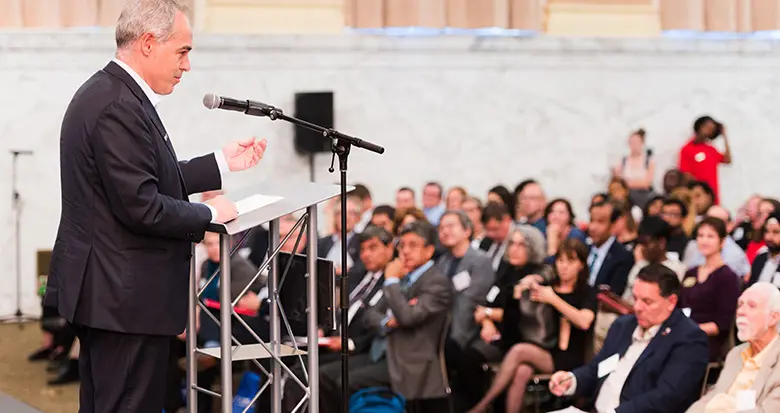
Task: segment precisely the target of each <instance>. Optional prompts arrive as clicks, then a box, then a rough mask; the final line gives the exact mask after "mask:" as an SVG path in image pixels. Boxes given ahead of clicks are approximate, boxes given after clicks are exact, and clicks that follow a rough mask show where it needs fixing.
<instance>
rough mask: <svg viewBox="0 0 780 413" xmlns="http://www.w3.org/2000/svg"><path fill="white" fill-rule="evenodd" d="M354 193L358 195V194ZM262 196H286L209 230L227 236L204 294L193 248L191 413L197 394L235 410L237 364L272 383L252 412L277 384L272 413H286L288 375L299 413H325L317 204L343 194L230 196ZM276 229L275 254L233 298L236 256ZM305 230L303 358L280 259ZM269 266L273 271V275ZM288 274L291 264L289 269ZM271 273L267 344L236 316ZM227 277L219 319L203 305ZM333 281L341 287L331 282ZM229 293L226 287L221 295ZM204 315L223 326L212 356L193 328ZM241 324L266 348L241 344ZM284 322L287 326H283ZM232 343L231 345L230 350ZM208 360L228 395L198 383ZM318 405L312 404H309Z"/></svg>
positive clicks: (330, 188)
mask: <svg viewBox="0 0 780 413" xmlns="http://www.w3.org/2000/svg"><path fill="white" fill-rule="evenodd" d="M352 189H353V188H352ZM255 194H262V195H268V196H279V197H282V199H281V200H278V201H276V202H274V203H272V204H270V205H266V206H263V207H261V208H258V209H255V210H252V211H249V212H245V213H243V214H242V215H239V217H238V218H236V219H234V220H233V221H230V222H228V223H226V224H210V225H209V227H208V229H207V231H208V232H215V233H218V234H220V265H219V269H218V270H217V271H216V272H215V273H214V274H213V275H211V277H210V278H209V279H208V280H207V282H206V285H204V286H203V287H199V280H198V279H197V277H196V272H195V266H196V265H197V263H196V258H195V244H193V253H192V257H191V259H190V283H189V309H188V323H187V325H188V328H187V338H186V340H187V379H186V380H187V412H188V413H197V405H198V397H197V396H198V392H202V393H206V394H209V395H211V396H213V397H217V398H219V399H221V409H220V411H222V412H223V413H232V408H233V361H240V360H251V361H252V362H253V363H254V364H255V365H256V366H258V368H259V369H260V371H261V372H262V373H263V374H264V375H265V377H266V378H267V380H265V383H264V384H263V385H262V386H261V387H260V389H259V390H258V391H257V393H256V394H255V396H254V398H253V399H252V401H251V403H249V405H248V406H247V408H246V409H245V410H244V412H243V413H245V412H246V411H247V410H248V409H249V407H251V406H252V405H254V403H255V402H256V401H257V399H258V398H259V397H260V395H261V394H262V393H263V391H265V390H266V388H267V387H269V384H270V385H271V392H272V393H271V412H272V413H281V411H282V403H281V402H282V377H283V376H282V372H283V371H284V372H285V373H286V374H287V377H288V383H287V385H298V386H300V387H301V388H302V389H303V391H304V396H303V398H302V399H301V400H300V401H299V402H298V404H297V405H296V407H295V409H294V410H293V413H297V412H302V411H303V410H302V407H303V406H305V405H308V408H309V409H308V411H309V412H310V413H318V412H319V403H316V401H318V400H319V354H318V340H319V335H318V331H317V329H318V314H317V241H318V236H317V204H319V203H321V202H324V201H326V200H328V199H331V198H334V197H336V196H338V195H339V194H340V188H339V186H338V185H322V184H313V183H285V182H281V183H263V184H259V185H257V186H254V187H252V188H251V189H250V190H243V191H237V192H236V193H235V194H230V195H229V196H228V197H229V198H230V199H232V200H234V201H237V200H241V199H245V198H247V197H250V196H252V195H255ZM301 210H305V211H306V212H305V213H304V214H303V215H302V216H301V217H300V218H299V219H298V222H296V224H295V226H294V227H293V230H292V231H290V233H289V234H287V236H286V237H285V238H284V240H281V241H280V240H279V219H280V218H281V217H283V216H285V215H288V214H290V213H293V212H297V211H301ZM266 222H267V223H268V224H269V231H268V232H269V246H268V251H269V254H268V255H267V258H266V259H265V260H264V262H263V264H262V265H261V266H260V268H259V269H258V271H257V273H256V274H255V276H254V277H253V278H252V280H251V281H250V282H249V283H248V284H247V285H246V286H245V287H244V289H243V290H242V292H241V294H239V296H238V297H236V298H235V300H232V299H231V292H230V287H229V286H230V284H231V278H230V257H231V256H232V255H233V254H234V253H235V252H236V250H237V249H238V247H239V246H240V245H241V244H242V243H243V241H244V239H246V238H247V237H248V236H249V235H250V233H251V231H252V229H254V228H256V227H257V226H260V225H261V224H264V223H266ZM301 226H304V227H305V231H306V232H307V248H306V254H305V255H306V262H307V289H306V294H307V324H308V326H307V333H308V334H307V351H306V352H304V351H301V350H300V349H299V348H298V344H297V343H296V341H295V339H294V336H293V334H292V330H291V328H290V325H289V322H288V321H287V316H286V315H285V313H284V308H282V304H281V303H280V302H279V289H280V288H281V283H282V282H283V281H284V276H285V275H286V272H287V271H286V269H285V271H284V273H285V274H281V279H280V271H279V267H278V265H277V263H278V259H277V258H278V254H279V252H280V250H281V245H283V244H284V243H285V242H287V240H288V239H289V238H290V236H291V235H292V234H293V232H295V230H297V229H298V228H299V227H301ZM241 233H243V238H242V239H241V240H240V242H238V243H236V245H235V248H233V249H231V245H232V244H233V242H232V241H233V237H234V236H235V235H237V234H241ZM302 235H303V230H302V231H301V232H300V233H299V234H298V239H297V240H296V242H295V245H296V249H297V246H298V245H299V243H300V241H301V236H302ZM269 267H270V268H269ZM288 268H289V264H288ZM266 269H269V272H268V298H267V299H266V300H267V301H268V303H269V314H270V322H269V324H270V339H271V340H270V343H264V342H263V341H262V340H260V338H259V337H258V335H257V334H256V333H255V332H254V331H252V329H251V328H249V326H248V325H247V324H246V322H245V321H244V320H243V319H241V317H239V316H238V314H237V313H236V311H235V308H234V307H235V305H236V304H237V303H238V300H239V299H240V298H241V297H242V296H243V295H244V294H245V293H246V292H247V290H249V286H251V285H252V284H253V283H254V282H255V280H256V279H257V278H258V277H259V276H260V274H261V273H262V272H263V271H265V270H266ZM218 274H221V275H220V281H219V282H220V288H219V302H220V310H219V312H220V319H219V320H217V319H216V317H215V316H214V315H213V314H211V313H210V312H209V310H208V308H207V307H206V306H205V304H203V302H202V301H201V300H200V296H201V294H202V293H203V291H204V290H205V288H206V286H207V285H208V284H210V283H211V282H213V281H214V278H216V276H217V275H218ZM332 282H335V281H333V280H332ZM223 286H227V288H222V287H223ZM198 306H200V308H201V313H202V314H201V317H203V316H208V317H211V319H212V320H213V321H214V322H215V323H217V325H218V326H219V328H220V347H216V348H211V349H200V348H198V347H197V331H196V329H193V328H189V326H194V325H195V323H196V317H197V316H196V314H197V307H198ZM233 316H235V320H236V321H238V322H239V323H241V324H242V325H243V327H244V328H245V329H247V331H248V332H249V333H250V334H251V335H252V336H253V338H254V339H255V340H257V341H258V342H259V343H260V344H242V343H239V342H238V340H237V339H236V338H235V337H234V336H233V334H232V322H233V320H234V317H233ZM282 323H284V324H283V325H282ZM282 328H285V329H286V331H287V334H288V335H289V336H291V337H292V346H288V345H283V344H282V342H281V340H282ZM226 343H231V344H232V345H231V346H228V345H226ZM198 353H201V354H205V355H209V356H212V357H216V358H218V359H219V360H220V367H221V368H220V370H221V374H220V376H221V377H220V379H221V393H216V392H214V391H212V390H209V389H204V388H202V387H199V386H198V383H197V380H198V379H197V376H198V373H197V371H198V369H197V354H198ZM303 355H307V363H303V357H302V356H303ZM290 356H295V357H297V358H298V360H300V361H301V364H302V366H303V371H304V379H305V380H304V381H306V382H307V383H303V382H301V380H299V379H298V378H297V377H296V376H295V374H293V373H292V371H291V370H290V368H289V367H288V366H287V365H286V364H285V363H284V362H283V361H282V358H283V357H290ZM261 359H270V360H271V371H270V372H269V371H268V370H267V369H266V368H264V367H263V366H262V365H261V364H260V363H259V362H258V360H261ZM312 400H313V401H315V402H314V403H309V401H312Z"/></svg>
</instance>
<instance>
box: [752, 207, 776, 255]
mask: <svg viewBox="0 0 780 413" xmlns="http://www.w3.org/2000/svg"><path fill="white" fill-rule="evenodd" d="M775 212H780V202H778V201H777V200H776V199H772V198H766V199H762V200H761V202H760V203H759V204H758V222H757V223H756V226H757V227H758V228H763V227H764V223H765V222H766V219H767V218H768V217H769V215H771V214H773V213H775ZM763 249H764V237H763V233H762V232H761V231H759V232H758V233H756V234H755V239H753V240H751V241H750V242H749V243H748V245H747V247H746V248H745V254H746V255H747V259H748V261H750V262H751V263H752V262H753V260H755V258H756V256H758V254H759V253H760V252H763Z"/></svg>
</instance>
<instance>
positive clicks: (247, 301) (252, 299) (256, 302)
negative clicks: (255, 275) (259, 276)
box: [236, 291, 263, 311]
mask: <svg viewBox="0 0 780 413" xmlns="http://www.w3.org/2000/svg"><path fill="white" fill-rule="evenodd" d="M262 303H263V300H261V299H260V297H258V296H257V294H255V293H254V292H252V291H247V292H246V294H244V296H243V297H241V298H240V299H239V300H238V303H236V307H239V308H245V309H247V310H254V311H259V310H260V305H261V304H262Z"/></svg>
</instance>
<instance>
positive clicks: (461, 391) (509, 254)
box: [453, 224, 553, 411]
mask: <svg viewBox="0 0 780 413" xmlns="http://www.w3.org/2000/svg"><path fill="white" fill-rule="evenodd" d="M544 256H545V249H544V236H543V235H542V233H541V232H540V231H539V230H538V229H536V228H534V227H532V226H530V225H525V224H522V225H516V226H515V229H514V230H513V231H512V232H511V233H510V234H509V243H508V245H507V248H506V254H505V256H504V257H503V259H502V260H501V264H500V265H499V266H498V271H497V273H496V280H495V284H494V285H493V286H492V287H490V290H489V291H488V293H487V295H486V297H485V301H486V303H485V305H484V307H483V306H478V307H477V308H476V311H474V314H473V317H474V321H475V322H477V323H478V324H479V326H480V330H479V333H478V334H477V336H476V337H474V338H473V339H472V341H471V342H470V345H469V347H468V349H467V350H466V351H465V352H464V354H463V355H462V357H460V359H459V360H458V362H457V364H455V368H456V369H457V371H458V377H457V378H456V380H455V383H454V384H455V386H454V387H453V389H454V391H455V395H456V396H458V397H462V398H463V399H464V401H465V403H466V404H467V405H468V407H471V406H473V405H475V404H476V403H477V402H478V401H479V400H480V399H481V398H482V396H483V395H484V387H485V386H484V383H485V381H486V380H488V378H487V377H486V375H485V374H484V372H483V370H482V365H483V364H484V363H486V362H498V361H500V360H501V358H502V357H503V355H504V354H506V352H507V351H508V350H509V347H511V346H512V345H513V344H515V343H517V342H520V341H521V340H522V337H525V338H526V341H534V339H530V337H534V338H536V339H538V340H542V339H541V337H544V336H550V333H551V328H552V327H553V326H550V325H547V323H546V322H545V320H547V318H545V317H544V316H546V315H548V316H550V317H548V318H550V319H551V316H552V315H553V313H552V311H548V312H546V313H544V314H542V316H539V313H537V312H534V311H533V310H534V309H536V308H537V307H539V305H537V304H531V305H526V306H524V307H522V308H521V307H520V304H519V301H518V300H517V299H515V298H514V289H515V286H517V285H518V284H520V283H523V284H524V285H525V286H526V287H527V286H528V285H530V281H531V280H536V282H537V283H547V282H550V281H552V279H553V275H552V269H551V268H550V267H549V266H547V265H544V264H543V263H542V260H543V259H544ZM505 317H506V320H507V321H506V322H505V321H504V319H505ZM521 321H522V322H523V323H522V328H521ZM499 337H500V338H499ZM458 411H460V410H458Z"/></svg>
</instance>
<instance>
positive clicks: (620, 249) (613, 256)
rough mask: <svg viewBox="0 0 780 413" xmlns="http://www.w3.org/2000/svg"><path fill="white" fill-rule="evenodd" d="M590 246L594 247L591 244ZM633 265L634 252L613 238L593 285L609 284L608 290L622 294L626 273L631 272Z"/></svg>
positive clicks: (626, 279)
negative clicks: (613, 240)
mask: <svg viewBox="0 0 780 413" xmlns="http://www.w3.org/2000/svg"><path fill="white" fill-rule="evenodd" d="M591 248H595V247H594V246H591ZM633 266H634V254H632V253H631V252H629V251H628V250H627V249H626V247H624V246H623V245H621V244H620V243H619V242H618V241H617V240H615V242H613V243H612V246H611V247H610V248H609V251H608V252H607V257H606V258H604V262H603V263H601V268H599V273H598V275H597V276H596V284H595V285H594V287H597V288H598V286H600V285H606V286H609V289H610V291H612V292H613V293H615V294H617V295H618V296H621V295H623V292H624V291H625V290H626V284H627V283H628V273H629V272H631V267H633Z"/></svg>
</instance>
